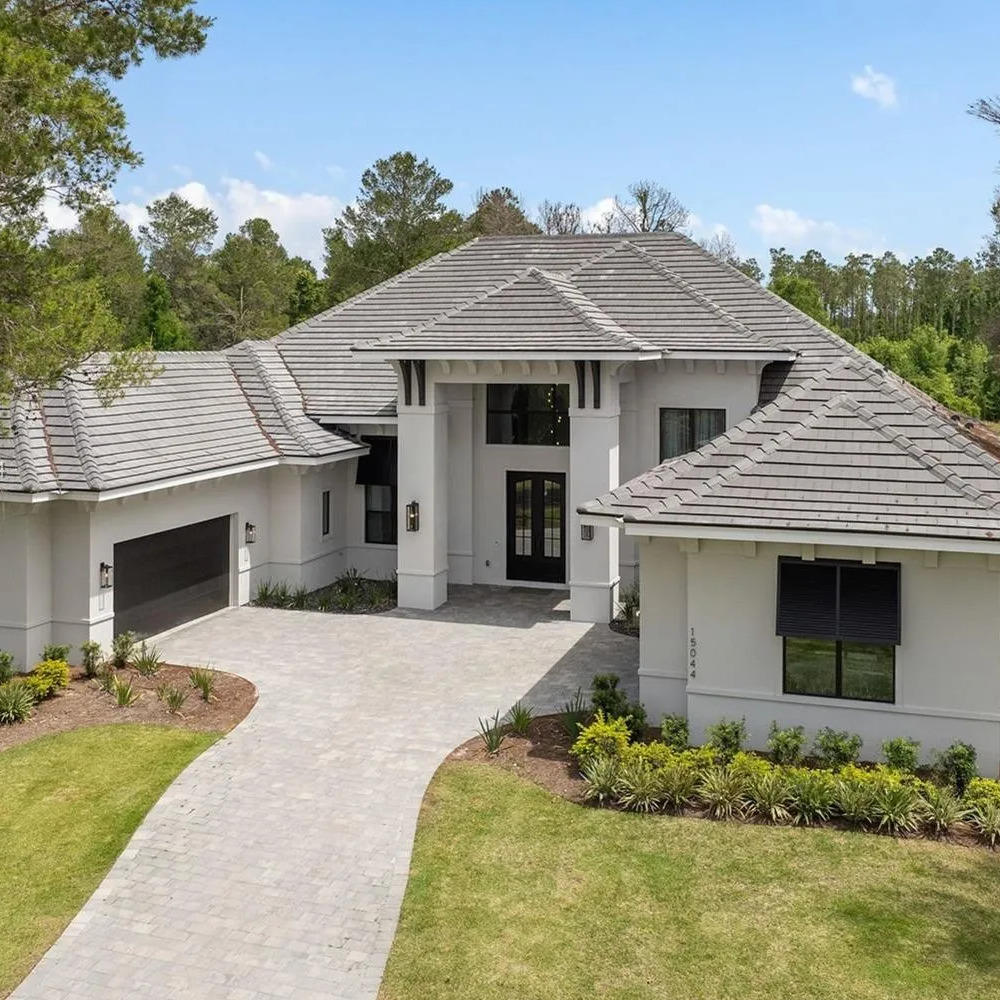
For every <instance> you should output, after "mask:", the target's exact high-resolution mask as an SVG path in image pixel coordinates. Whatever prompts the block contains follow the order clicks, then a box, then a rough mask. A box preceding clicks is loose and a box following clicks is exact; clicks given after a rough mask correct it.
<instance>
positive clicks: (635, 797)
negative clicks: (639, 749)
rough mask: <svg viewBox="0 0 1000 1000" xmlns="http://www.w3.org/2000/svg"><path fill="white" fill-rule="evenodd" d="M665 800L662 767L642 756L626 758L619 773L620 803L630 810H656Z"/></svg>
mask: <svg viewBox="0 0 1000 1000" xmlns="http://www.w3.org/2000/svg"><path fill="white" fill-rule="evenodd" d="M662 801H663V786H662V783H661V781H660V769H659V768H656V767H653V766H652V765H651V764H650V763H649V762H648V761H646V760H644V759H643V758H642V757H634V758H632V759H631V760H626V761H625V762H624V763H623V764H622V765H621V768H620V770H619V773H618V804H619V805H620V806H621V807H622V808H623V809H627V810H628V811H629V812H643V813H651V812H656V811H657V810H658V809H659V808H660V803H661V802H662Z"/></svg>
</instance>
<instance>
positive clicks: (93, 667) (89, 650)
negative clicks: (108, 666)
mask: <svg viewBox="0 0 1000 1000" xmlns="http://www.w3.org/2000/svg"><path fill="white" fill-rule="evenodd" d="M80 656H81V657H82V659H83V672H84V673H85V674H86V675H87V676H88V677H90V678H94V677H96V676H97V671H98V670H99V669H100V667H101V644H100V643H99V642H94V640H93V639H89V640H88V641H87V642H84V643H82V644H81V645H80Z"/></svg>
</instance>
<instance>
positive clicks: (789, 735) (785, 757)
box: [767, 722, 806, 766]
mask: <svg viewBox="0 0 1000 1000" xmlns="http://www.w3.org/2000/svg"><path fill="white" fill-rule="evenodd" d="M805 742H806V731H805V729H804V728H803V727H802V726H789V727H788V728H787V729H780V728H779V727H778V723H777V722H772V723H771V728H770V730H769V731H768V736H767V749H768V750H769V751H770V754H771V759H772V760H773V761H774V762H775V764H790V765H792V766H794V765H795V764H799V763H801V762H802V747H803V746H804V745H805Z"/></svg>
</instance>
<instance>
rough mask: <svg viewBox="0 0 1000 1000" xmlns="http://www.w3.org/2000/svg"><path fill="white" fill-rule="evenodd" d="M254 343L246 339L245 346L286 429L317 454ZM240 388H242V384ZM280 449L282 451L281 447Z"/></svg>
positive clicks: (278, 352)
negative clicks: (298, 424)
mask: <svg viewBox="0 0 1000 1000" xmlns="http://www.w3.org/2000/svg"><path fill="white" fill-rule="evenodd" d="M252 343H253V342H251V341H249V340H247V341H244V346H245V347H246V351H247V354H249V355H250V359H251V364H252V365H253V369H254V372H256V374H257V377H258V378H259V379H260V381H261V383H262V384H263V386H264V390H265V392H267V394H268V396H269V397H270V399H271V402H272V403H273V404H274V409H275V411H276V412H277V414H278V419H279V420H280V421H281V423H282V424H283V425H284V427H285V430H287V431H288V433H289V434H290V435H291V436H292V438H293V439H294V440H295V443H296V444H297V445H298V446H299V447H300V448H301V449H302V450H303V451H304V452H305V453H306V454H307V455H311V456H315V455H316V454H317V453H318V452H317V449H315V448H314V447H313V446H312V444H310V442H309V439H308V438H307V437H306V436H305V435H304V434H303V433H302V431H301V430H300V429H299V427H298V426H297V422H296V420H295V418H294V416H293V415H292V413H291V412H290V411H289V409H288V406H287V405H286V404H285V400H284V399H283V398H282V395H281V392H280V390H279V389H278V387H277V385H275V383H274V379H273V378H272V377H271V373H270V372H269V371H268V370H267V365H265V364H264V359H263V358H262V357H261V356H260V355H259V354H258V353H257V349H256V348H257V345H256V344H253V346H251V344H252ZM261 346H263V345H261ZM268 346H270V347H273V345H270V344H269V345H268ZM273 349H274V353H275V355H276V356H277V358H278V361H279V363H280V364H281V365H282V366H283V367H286V368H287V366H286V365H285V360H284V358H282V356H281V352H280V351H278V349H277V348H276V347H274V348H273ZM230 368H231V370H232V371H233V377H234V378H235V379H236V381H237V382H239V376H238V375H237V374H236V371H235V369H232V366H230ZM240 388H241V389H242V386H241V387H240ZM244 394H245V393H244ZM249 401H250V397H249V396H247V402H249ZM251 407H252V404H251ZM306 419H308V418H306ZM278 450H279V452H280V449H278Z"/></svg>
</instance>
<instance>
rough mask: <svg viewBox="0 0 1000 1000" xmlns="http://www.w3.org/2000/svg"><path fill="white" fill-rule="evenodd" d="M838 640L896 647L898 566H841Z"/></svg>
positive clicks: (898, 632)
mask: <svg viewBox="0 0 1000 1000" xmlns="http://www.w3.org/2000/svg"><path fill="white" fill-rule="evenodd" d="M837 638H839V639H846V640H848V641H852V642H871V643H880V644H883V645H893V646H895V645H898V644H899V640H900V615H899V567H898V566H841V568H840V627H839V629H838V634H837Z"/></svg>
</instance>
